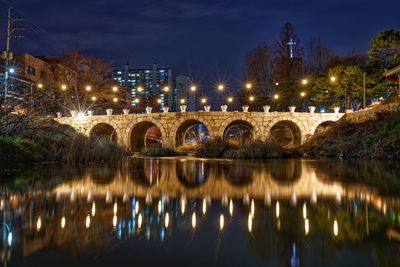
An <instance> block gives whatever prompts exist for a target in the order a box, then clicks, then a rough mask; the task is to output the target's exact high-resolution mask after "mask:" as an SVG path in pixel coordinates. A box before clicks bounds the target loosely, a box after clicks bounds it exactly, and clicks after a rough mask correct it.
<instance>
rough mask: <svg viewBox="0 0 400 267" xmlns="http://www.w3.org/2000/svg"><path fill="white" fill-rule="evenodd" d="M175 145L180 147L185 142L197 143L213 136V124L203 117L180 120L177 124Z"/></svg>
mask: <svg viewBox="0 0 400 267" xmlns="http://www.w3.org/2000/svg"><path fill="white" fill-rule="evenodd" d="M174 129H176V130H175V136H174V137H175V138H174V140H175V146H176V147H179V146H182V145H184V144H185V143H192V144H193V145H197V144H198V143H199V142H201V141H204V140H208V138H210V137H212V136H213V134H212V125H211V124H210V123H209V122H208V121H207V120H205V119H202V118H195V117H193V118H188V119H186V120H179V122H178V123H176V124H175V127H174Z"/></svg>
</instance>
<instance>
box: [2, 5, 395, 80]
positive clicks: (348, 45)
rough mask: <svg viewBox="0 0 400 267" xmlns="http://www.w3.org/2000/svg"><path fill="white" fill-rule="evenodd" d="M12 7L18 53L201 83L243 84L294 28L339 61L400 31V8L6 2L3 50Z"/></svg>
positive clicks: (14, 42) (298, 33) (3, 7)
mask: <svg viewBox="0 0 400 267" xmlns="http://www.w3.org/2000/svg"><path fill="white" fill-rule="evenodd" d="M5 4H8V5H12V6H14V7H15V8H16V11H18V12H19V13H21V14H23V15H24V16H25V17H27V18H28V23H27V25H26V30H25V32H24V33H23V35H24V36H25V37H24V38H23V39H18V40H13V42H12V49H13V50H14V52H29V53H31V54H40V55H43V54H55V53H56V52H57V51H59V50H60V49H63V48H64V49H65V48H68V49H79V50H80V51H81V52H84V53H87V54H90V55H94V56H99V57H102V58H105V59H109V60H112V61H113V65H114V67H122V65H123V64H125V63H126V62H129V63H130V64H131V66H132V67H146V66H150V65H151V64H152V63H153V62H158V63H159V64H160V65H162V66H169V67H172V68H173V69H174V75H176V74H180V73H191V74H192V75H194V76H195V77H198V79H200V78H202V77H207V79H239V77H238V76H236V75H238V74H240V73H241V71H242V69H243V57H244V54H245V53H246V52H247V51H248V50H250V49H251V48H253V47H255V46H256V45H257V44H259V43H261V42H263V41H266V42H273V41H275V40H276V39H277V38H278V35H279V30H280V27H281V26H282V25H283V23H285V22H287V21H289V22H291V23H292V24H293V25H294V28H295V31H296V33H297V35H298V36H299V37H300V39H301V40H302V41H303V43H304V42H305V41H306V40H307V39H309V38H312V37H314V38H316V37H320V38H321V39H322V40H323V41H324V42H325V43H326V44H328V46H330V47H331V48H332V49H333V50H334V51H335V52H337V53H345V52H349V51H358V52H365V51H366V50H367V49H368V42H369V41H370V40H371V39H372V38H373V37H374V36H376V34H377V33H378V32H380V31H383V30H386V29H390V28H399V27H400V1H399V0H386V1H376V0H329V1H328V0H327V1H321V0H309V1H301V0H257V1H252V0H247V1H245V0H242V1H227V0H224V1H216V0H192V1H179V0H168V1H152V0H96V1H94V0H93V1H88V0H85V1H84V0H68V1H60V0H14V1H11V0H9V1H5V0H4V1H3V0H0V12H1V14H2V15H1V16H0V18H1V40H0V41H1V44H2V45H3V44H4V32H5V25H4V24H5V16H6V5H5ZM15 14H17V12H15Z"/></svg>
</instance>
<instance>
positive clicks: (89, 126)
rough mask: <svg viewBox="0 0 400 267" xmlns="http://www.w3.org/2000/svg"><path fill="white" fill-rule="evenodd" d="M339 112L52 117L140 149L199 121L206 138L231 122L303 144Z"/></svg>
mask: <svg viewBox="0 0 400 267" xmlns="http://www.w3.org/2000/svg"><path fill="white" fill-rule="evenodd" d="M343 115H344V114H342V113H306V112H176V113H173V112H169V113H149V114H124V115H96V116H84V117H83V116H75V117H60V118H56V119H55V120H56V121H57V122H59V123H60V124H65V125H69V126H71V127H72V128H74V129H75V130H76V131H77V132H79V133H82V134H84V135H86V136H88V137H95V136H96V135H106V136H107V137H109V138H110V139H112V140H114V141H117V142H118V143H119V144H120V145H122V146H124V147H126V148H128V149H131V150H133V151H139V150H141V149H142V150H143V146H144V145H143V144H144V143H145V138H146V136H147V135H148V133H149V131H150V130H151V129H156V130H157V132H158V135H159V136H160V143H161V144H162V146H163V147H169V148H175V147H176V146H177V144H179V142H180V140H179V138H181V135H182V133H184V132H185V131H187V129H188V128H190V127H192V126H193V125H198V124H202V125H204V127H206V128H207V130H208V135H209V138H211V139H213V138H224V137H225V133H226V132H227V130H228V129H229V128H231V127H232V126H234V125H243V126H244V127H246V128H248V129H249V131H250V132H251V135H250V138H251V139H258V140H263V141H265V140H268V139H270V138H271V137H272V134H273V132H274V129H275V128H277V127H282V128H285V129H286V133H285V135H290V137H291V141H290V144H295V145H296V144H302V143H303V142H304V141H305V140H307V138H309V137H310V136H312V135H314V134H315V132H316V131H318V129H319V128H321V127H322V128H325V127H327V126H329V125H331V124H334V123H335V122H336V121H338V120H339V119H340V118H341V117H342V116H343Z"/></svg>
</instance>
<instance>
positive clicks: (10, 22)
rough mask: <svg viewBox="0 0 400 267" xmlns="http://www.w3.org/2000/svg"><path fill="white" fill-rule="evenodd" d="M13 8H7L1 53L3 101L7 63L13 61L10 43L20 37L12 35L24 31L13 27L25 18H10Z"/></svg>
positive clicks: (19, 27) (6, 83)
mask: <svg viewBox="0 0 400 267" xmlns="http://www.w3.org/2000/svg"><path fill="white" fill-rule="evenodd" d="M12 9H13V8H12V7H9V8H8V14H7V31H6V33H7V36H6V50H5V51H3V53H2V58H3V59H4V61H5V64H4V65H5V66H4V67H5V68H4V99H7V94H8V73H9V69H8V64H9V62H10V61H11V60H12V59H13V53H12V52H11V51H10V41H11V39H12V38H19V37H22V36H18V35H14V33H15V32H16V31H20V30H24V28H23V27H22V26H17V25H15V23H16V22H18V21H24V20H25V18H23V17H14V18H11V10H12Z"/></svg>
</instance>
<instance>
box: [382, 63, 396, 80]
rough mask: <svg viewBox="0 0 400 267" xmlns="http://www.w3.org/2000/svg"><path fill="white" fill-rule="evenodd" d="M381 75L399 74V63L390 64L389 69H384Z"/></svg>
mask: <svg viewBox="0 0 400 267" xmlns="http://www.w3.org/2000/svg"><path fill="white" fill-rule="evenodd" d="M383 75H385V76H386V77H390V76H393V75H400V63H398V64H396V65H394V66H392V67H391V68H389V69H385V72H384V74H383Z"/></svg>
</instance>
